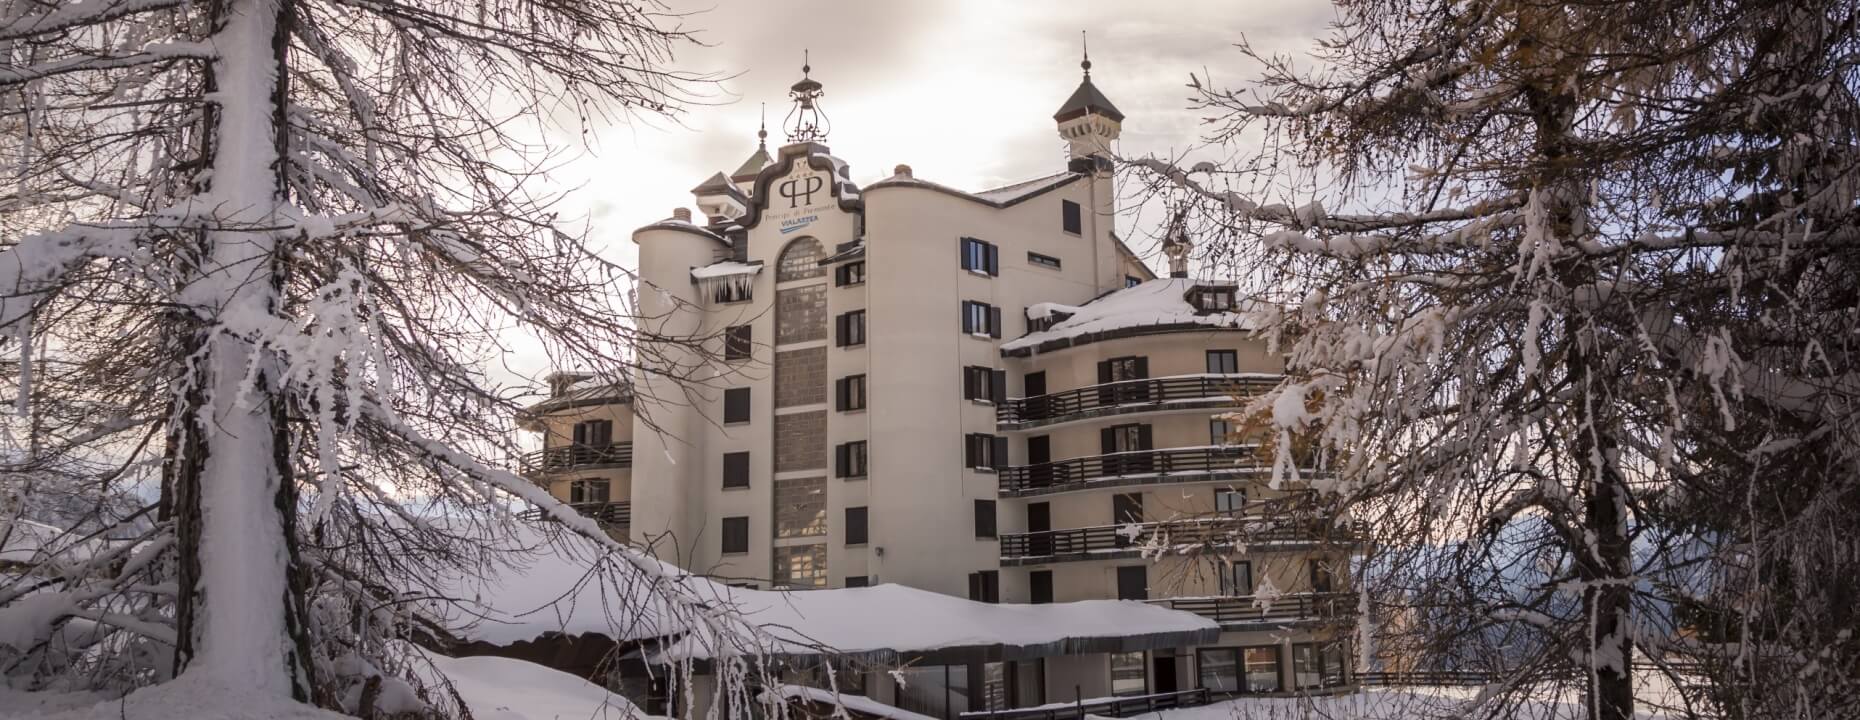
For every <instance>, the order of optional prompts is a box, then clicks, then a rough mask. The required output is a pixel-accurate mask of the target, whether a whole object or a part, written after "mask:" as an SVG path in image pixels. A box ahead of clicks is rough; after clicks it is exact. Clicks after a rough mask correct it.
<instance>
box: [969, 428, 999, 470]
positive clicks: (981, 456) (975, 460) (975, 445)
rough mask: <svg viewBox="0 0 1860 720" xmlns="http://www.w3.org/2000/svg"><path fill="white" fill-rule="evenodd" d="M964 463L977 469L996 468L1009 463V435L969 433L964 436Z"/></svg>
mask: <svg viewBox="0 0 1860 720" xmlns="http://www.w3.org/2000/svg"><path fill="white" fill-rule="evenodd" d="M963 463H964V464H965V465H966V466H967V467H970V468H974V469H976V470H994V469H997V468H1000V467H1003V466H1005V465H1007V437H1006V436H1004V435H989V434H987V433H969V434H968V435H966V436H964V438H963Z"/></svg>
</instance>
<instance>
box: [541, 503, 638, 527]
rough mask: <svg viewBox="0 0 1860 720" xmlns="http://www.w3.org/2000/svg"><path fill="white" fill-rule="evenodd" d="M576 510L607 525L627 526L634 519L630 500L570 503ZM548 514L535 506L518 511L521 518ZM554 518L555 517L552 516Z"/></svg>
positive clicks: (542, 516) (543, 516)
mask: <svg viewBox="0 0 1860 720" xmlns="http://www.w3.org/2000/svg"><path fill="white" fill-rule="evenodd" d="M568 506H569V507H572V508H574V509H575V512H578V513H581V514H582V515H583V516H585V517H587V518H588V519H590V520H593V521H595V522H597V523H600V524H602V525H604V526H607V527H626V526H628V525H629V524H631V523H632V521H633V503H630V502H623V501H617V502H584V503H569V504H568ZM546 517H548V516H546V515H544V514H543V511H542V509H541V508H533V509H530V510H525V511H523V512H520V513H517V519H519V520H530V521H536V520H542V519H544V518H546ZM551 519H553V518H551Z"/></svg>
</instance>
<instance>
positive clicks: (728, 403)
mask: <svg viewBox="0 0 1860 720" xmlns="http://www.w3.org/2000/svg"><path fill="white" fill-rule="evenodd" d="M746 422H749V388H730V389H728V390H724V391H723V424H725V425H728V424H730V423H746Z"/></svg>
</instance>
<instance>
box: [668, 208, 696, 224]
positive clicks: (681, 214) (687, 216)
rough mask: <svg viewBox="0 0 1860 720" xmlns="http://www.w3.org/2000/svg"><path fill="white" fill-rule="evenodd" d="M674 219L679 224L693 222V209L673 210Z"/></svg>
mask: <svg viewBox="0 0 1860 720" xmlns="http://www.w3.org/2000/svg"><path fill="white" fill-rule="evenodd" d="M672 219H673V220H677V221H678V222H687V223H688V222H691V208H683V207H681V208H672Z"/></svg>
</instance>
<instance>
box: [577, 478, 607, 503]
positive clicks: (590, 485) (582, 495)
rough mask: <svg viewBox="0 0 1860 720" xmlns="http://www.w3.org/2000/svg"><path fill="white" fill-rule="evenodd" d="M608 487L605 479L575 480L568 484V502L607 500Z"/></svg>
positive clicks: (602, 501) (600, 501)
mask: <svg viewBox="0 0 1860 720" xmlns="http://www.w3.org/2000/svg"><path fill="white" fill-rule="evenodd" d="M609 487H610V486H609V485H608V483H607V481H606V480H601V479H591V480H576V481H574V482H571V483H569V484H568V501H569V502H570V503H604V502H607V501H608V497H609V496H608V492H609Z"/></svg>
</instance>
